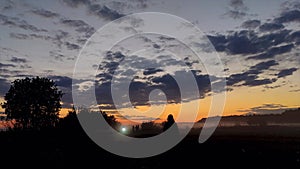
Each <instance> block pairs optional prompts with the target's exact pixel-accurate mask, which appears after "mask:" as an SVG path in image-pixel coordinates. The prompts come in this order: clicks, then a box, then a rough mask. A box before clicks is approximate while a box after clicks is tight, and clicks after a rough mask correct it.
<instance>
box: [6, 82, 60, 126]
mask: <svg viewBox="0 0 300 169" xmlns="http://www.w3.org/2000/svg"><path fill="white" fill-rule="evenodd" d="M62 95H63V94H62V92H61V91H60V90H58V88H57V87H56V84H55V83H54V82H53V81H52V80H50V79H48V78H40V77H35V78H25V79H17V80H15V81H14V82H13V83H12V85H11V86H10V89H9V91H8V92H7V93H6V95H5V96H4V99H5V102H4V103H3V104H2V107H3V108H4V109H5V114H6V115H7V120H12V121H14V126H13V128H14V129H21V130H24V129H35V130H40V129H42V128H51V127H55V126H56V125H57V123H58V120H59V117H58V115H59V110H60V109H61V103H60V102H61V97H62Z"/></svg>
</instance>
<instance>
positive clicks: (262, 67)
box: [250, 60, 278, 71]
mask: <svg viewBox="0 0 300 169" xmlns="http://www.w3.org/2000/svg"><path fill="white" fill-rule="evenodd" d="M275 65H278V63H277V62H276V61H275V60H269V61H266V62H260V63H258V64H256V65H254V66H251V67H250V70H257V71H262V70H267V69H269V68H270V67H271V66H275Z"/></svg>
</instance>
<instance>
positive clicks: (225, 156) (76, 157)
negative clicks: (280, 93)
mask: <svg viewBox="0 0 300 169" xmlns="http://www.w3.org/2000/svg"><path fill="white" fill-rule="evenodd" d="M197 130H199V129H196V130H193V131H191V133H190V134H189V136H188V137H186V138H185V139H184V140H183V141H182V142H181V143H179V144H178V145H177V146H175V147H174V148H173V149H171V150H169V151H168V152H166V153H163V154H161V155H158V156H155V157H150V158H144V159H130V158H124V157H119V156H116V155H113V154H110V153H109V152H106V151H105V150H103V149H101V148H100V147H98V146H97V145H95V144H94V143H93V142H92V141H91V140H90V139H89V138H88V137H87V136H86V135H85V134H84V133H81V132H79V133H74V132H73V133H72V132H66V131H61V130H59V131H48V132H42V133H41V132H20V133H15V132H14V133H11V132H1V133H0V146H1V153H0V166H1V168H2V167H3V168H4V167H9V168H11V167H12V168H15V167H22V168H29V167H30V168H31V167H39V168H70V167H76V168H78V167H84V168H91V167H93V168H143V169H147V168H172V166H176V168H216V167H222V168H223V169H225V168H300V127H280V126H269V127H220V128H217V130H216V132H215V133H214V135H213V136H212V137H211V138H210V139H209V140H208V141H207V142H205V143H203V144H199V143H198V142H197V139H198V133H199V132H198V131H197ZM204 166H207V167H204Z"/></svg>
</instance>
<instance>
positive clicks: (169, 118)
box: [163, 114, 178, 134]
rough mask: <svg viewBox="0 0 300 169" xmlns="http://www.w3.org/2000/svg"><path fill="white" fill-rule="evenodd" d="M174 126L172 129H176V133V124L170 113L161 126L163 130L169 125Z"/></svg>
mask: <svg viewBox="0 0 300 169" xmlns="http://www.w3.org/2000/svg"><path fill="white" fill-rule="evenodd" d="M172 125H173V126H174V131H176V134H177V133H178V126H177V124H176V122H175V120H174V117H173V115H172V114H169V115H168V118H167V121H166V122H165V123H164V126H163V131H166V130H167V129H168V128H170V127H171V126H172Z"/></svg>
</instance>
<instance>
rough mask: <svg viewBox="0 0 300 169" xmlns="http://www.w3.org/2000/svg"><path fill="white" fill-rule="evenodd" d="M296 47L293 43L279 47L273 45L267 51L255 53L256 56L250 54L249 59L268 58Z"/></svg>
mask: <svg viewBox="0 0 300 169" xmlns="http://www.w3.org/2000/svg"><path fill="white" fill-rule="evenodd" d="M293 48H294V45H293V44H288V45H283V46H279V47H273V48H270V49H269V50H267V51H266V52H264V53H262V54H259V55H255V56H250V57H248V58H247V59H268V58H273V57H274V56H276V55H280V54H283V53H287V52H290V51H291V50H292V49H293Z"/></svg>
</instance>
